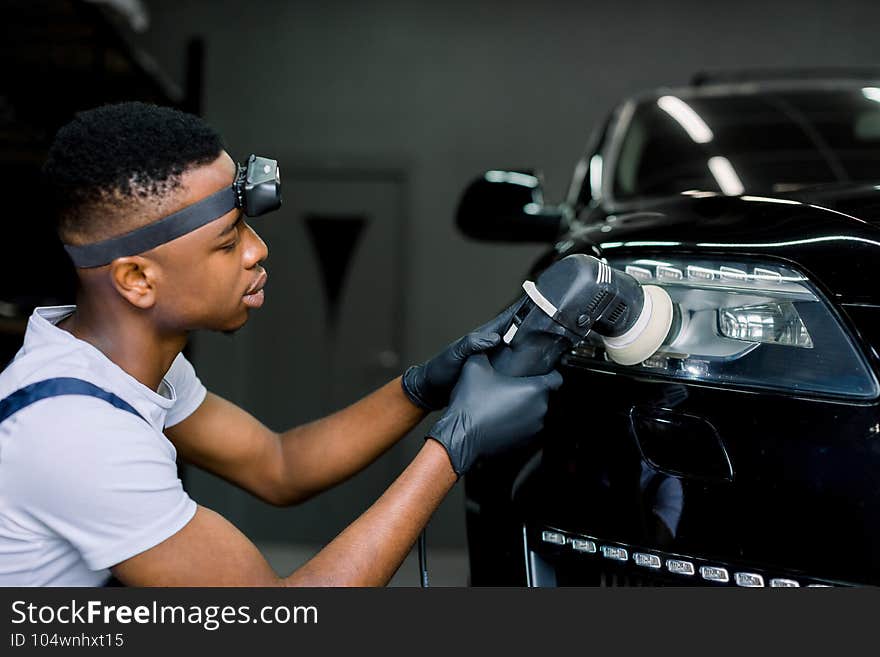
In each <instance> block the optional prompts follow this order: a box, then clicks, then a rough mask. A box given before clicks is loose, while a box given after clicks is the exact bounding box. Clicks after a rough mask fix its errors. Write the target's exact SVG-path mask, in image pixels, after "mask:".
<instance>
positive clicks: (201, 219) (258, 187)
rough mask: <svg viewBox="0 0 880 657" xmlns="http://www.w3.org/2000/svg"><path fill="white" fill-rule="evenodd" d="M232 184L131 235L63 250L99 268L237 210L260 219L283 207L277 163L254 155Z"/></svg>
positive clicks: (77, 262) (80, 262)
mask: <svg viewBox="0 0 880 657" xmlns="http://www.w3.org/2000/svg"><path fill="white" fill-rule="evenodd" d="M237 167H238V169H237V173H236V176H235V180H234V181H233V182H232V185H231V186H229V187H225V188H223V189H221V190H220V191H219V192H215V193H214V194H211V195H210V196H208V197H206V198H203V199H202V200H201V201H198V202H196V203H193V204H192V205H190V206H187V207H185V208H184V209H183V210H180V211H178V212H175V213H174V214H170V215H168V216H167V217H163V218H162V219H159V220H158V221H155V222H153V223H151V224H147V225H146V226H142V227H141V228H137V229H135V230H133V231H131V232H129V233H125V234H124V235H120V236H118V237H112V238H110V239H107V240H102V241H101V242H94V243H92V244H80V245H76V246H74V245H71V244H65V245H64V249H65V251H67V253H68V255H70V259H71V260H73V264H74V265H76V266H77V267H80V268H86V267H100V266H102V265H107V264H110V263H111V262H113V260H115V259H116V258H121V257H123V256H130V255H137V254H138V253H143V252H144V251H149V250H150V249H155V248H156V247H157V246H160V245H161V244H165V243H166V242H170V241H171V240H175V239H177V238H178V237H181V236H182V235H186V234H187V233H191V232H192V231H194V230H196V229H197V228H201V227H202V226H204V225H205V224H209V223H211V222H212V221H214V220H216V219H219V218H220V217H222V216H223V215H224V214H226V213H228V212H231V211H232V210H234V209H235V208H241V210H242V212H244V214H245V215H247V216H248V217H259V216H260V215H264V214H266V213H267V212H272V211H274V210H277V209H278V208H280V207H281V170H280V169H279V168H278V162H277V161H276V160H270V159H268V158H265V157H260V156H259V155H251V156H250V157H248V159H247V163H246V164H239V165H237Z"/></svg>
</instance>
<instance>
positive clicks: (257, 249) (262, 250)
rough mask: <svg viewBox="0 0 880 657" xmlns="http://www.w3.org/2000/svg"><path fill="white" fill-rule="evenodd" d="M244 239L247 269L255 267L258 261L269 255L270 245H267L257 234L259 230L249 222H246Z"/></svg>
mask: <svg viewBox="0 0 880 657" xmlns="http://www.w3.org/2000/svg"><path fill="white" fill-rule="evenodd" d="M244 239H245V248H244V259H245V267H246V268H247V269H250V268H251V267H254V266H255V265H256V264H257V263H260V262H263V261H264V260H265V259H266V258H268V257H269V247H267V246H266V243H265V242H264V241H263V240H262V239H261V238H260V236H259V235H257V231H255V230H254V229H253V228H251V226H250V224H248V223H245V233H244Z"/></svg>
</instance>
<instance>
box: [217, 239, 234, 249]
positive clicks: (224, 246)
mask: <svg viewBox="0 0 880 657" xmlns="http://www.w3.org/2000/svg"><path fill="white" fill-rule="evenodd" d="M237 246H238V240H236V241H235V242H230V243H229V244H224V245H223V246H221V247H220V248H221V249H223V250H224V251H233V250H234V249H235V247H237Z"/></svg>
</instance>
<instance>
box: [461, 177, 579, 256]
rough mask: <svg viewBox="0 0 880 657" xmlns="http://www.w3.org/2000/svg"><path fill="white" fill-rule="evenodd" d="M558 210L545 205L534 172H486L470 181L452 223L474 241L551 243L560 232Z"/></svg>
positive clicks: (559, 214) (560, 212) (541, 189)
mask: <svg viewBox="0 0 880 657" xmlns="http://www.w3.org/2000/svg"><path fill="white" fill-rule="evenodd" d="M563 218H564V214H563V212H562V210H561V209H560V208H557V207H547V206H545V205H544V192H543V188H542V187H541V181H540V179H539V178H538V176H536V175H535V173H534V172H533V171H502V170H492V171H487V172H486V173H484V174H483V175H482V176H480V177H479V178H476V179H475V180H473V181H472V182H471V183H470V185H468V187H467V189H465V191H464V194H462V197H461V200H460V201H459V203H458V211H457V212H456V216H455V223H456V225H457V226H458V228H459V230H460V231H461V232H462V233H464V234H465V235H467V236H468V237H471V238H473V239H477V240H488V241H496V242H552V241H553V240H555V239H556V237H557V236H558V235H559V232H560V229H561V228H562V221H563Z"/></svg>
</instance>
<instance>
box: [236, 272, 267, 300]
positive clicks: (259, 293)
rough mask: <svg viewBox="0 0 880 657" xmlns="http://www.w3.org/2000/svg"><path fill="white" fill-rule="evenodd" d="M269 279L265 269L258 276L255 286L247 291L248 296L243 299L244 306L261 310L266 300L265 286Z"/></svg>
mask: <svg viewBox="0 0 880 657" xmlns="http://www.w3.org/2000/svg"><path fill="white" fill-rule="evenodd" d="M268 278H269V275H268V274H267V273H266V270H265V269H264V270H263V273H261V274H260V275H259V276H257V280H255V281H254V284H253V285H251V287H250V289H249V290H248V291H247V294H245V295H244V296H243V297H242V301H244V305H246V306H247V307H248V308H259V307H260V306H262V305H263V300H264V299H265V294H264V293H263V286H264V285H265V284H266V281H267V280H268Z"/></svg>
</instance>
